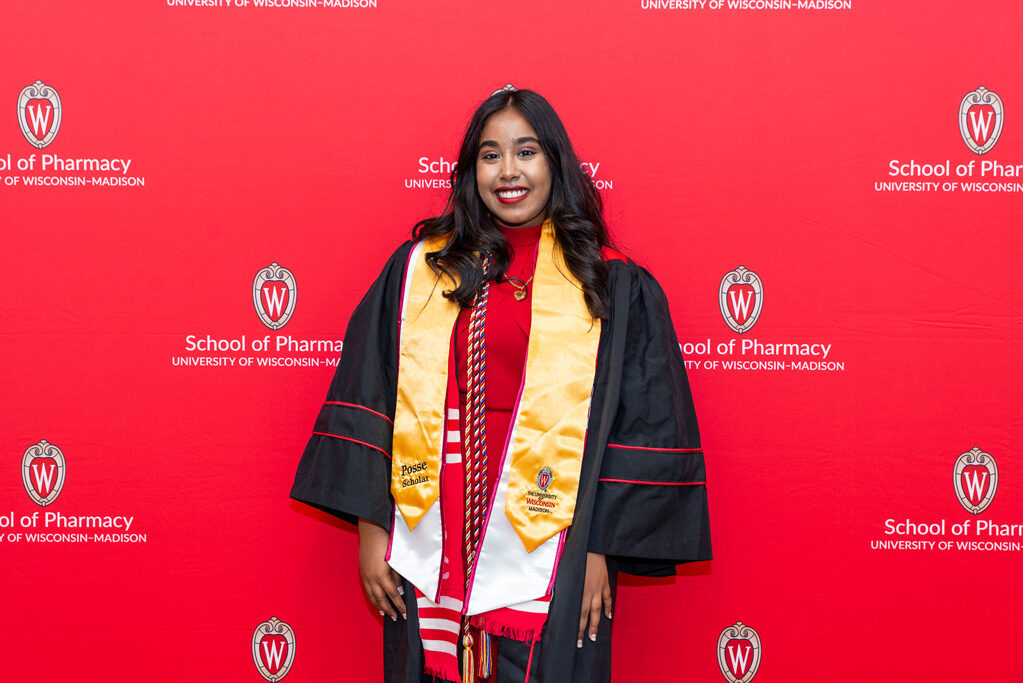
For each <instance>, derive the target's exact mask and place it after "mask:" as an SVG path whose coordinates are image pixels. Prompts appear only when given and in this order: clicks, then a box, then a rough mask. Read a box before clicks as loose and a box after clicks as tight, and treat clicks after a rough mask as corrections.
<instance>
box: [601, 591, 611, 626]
mask: <svg viewBox="0 0 1023 683" xmlns="http://www.w3.org/2000/svg"><path fill="white" fill-rule="evenodd" d="M602 597H603V598H604V614H606V615H607V618H608V619H610V618H611V586H604V594H603V596H602Z"/></svg>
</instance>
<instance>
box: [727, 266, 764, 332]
mask: <svg viewBox="0 0 1023 683" xmlns="http://www.w3.org/2000/svg"><path fill="white" fill-rule="evenodd" d="M718 304H719V305H720V306H721V315H722V316H724V318H725V323H726V324H727V325H728V326H729V327H731V328H732V330H734V331H735V332H738V333H739V334H742V333H743V332H748V331H749V330H750V328H751V327H753V326H754V325H756V324H757V318H759V317H760V309H761V308H763V306H764V285H763V283H762V282H760V277H759V276H758V275H757V274H756V273H754V272H753V271H751V270H746V268H744V267H743V266H739V267H738V268H736V269H735V270H733V271H731V272H728V273H725V276H724V277H723V278H721V287H720V289H719V290H718Z"/></svg>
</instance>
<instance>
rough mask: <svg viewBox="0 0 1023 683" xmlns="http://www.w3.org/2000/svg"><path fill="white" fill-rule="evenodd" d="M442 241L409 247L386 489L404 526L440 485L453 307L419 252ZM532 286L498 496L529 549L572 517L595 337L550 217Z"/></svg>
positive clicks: (594, 324) (596, 327)
mask: <svg viewBox="0 0 1023 683" xmlns="http://www.w3.org/2000/svg"><path fill="white" fill-rule="evenodd" d="M443 244H444V240H443V239H434V240H431V241H429V242H428V243H426V244H424V245H423V246H422V248H420V249H419V250H418V251H417V252H416V255H415V257H414V258H413V262H412V263H410V264H409V268H411V269H412V274H411V278H410V279H409V280H408V284H407V289H408V291H407V292H405V297H406V300H405V305H404V307H403V309H402V321H401V333H400V339H399V362H398V398H397V406H396V410H395V416H394V445H393V453H392V455H393V462H392V465H391V493H392V494H393V495H394V499H395V502H396V503H397V506H398V509H399V511H400V512H401V514H402V517H404V519H405V522H406V524H407V525H408V527H409V529H414V528H415V527H416V525H417V524H418V523H419V521H420V520H421V519H422V518H423V515H425V514H426V512H427V510H429V509H430V506H431V505H433V504H434V502H435V501H436V500H437V497H438V495H439V492H440V468H441V456H442V446H443V439H444V417H445V416H444V399H445V395H446V389H447V381H448V377H447V374H448V353H449V351H450V346H449V345H450V344H451V339H452V331H453V329H454V325H455V322H456V321H457V319H458V312H459V309H458V306H457V304H454V303H452V302H451V301H449V300H447V299H445V298H444V297H443V295H442V292H443V290H444V289H446V288H447V287H448V286H449V285H448V283H444V284H443V285H442V284H441V283H440V282H439V281H438V276H437V274H436V273H434V272H433V270H432V269H431V268H430V267H429V265H427V263H426V260H425V256H426V254H427V253H429V252H431V251H437V250H438V249H440V248H441V247H442V246H443ZM451 286H454V285H453V283H452V284H451ZM532 286H533V296H532V311H531V314H530V315H531V317H530V332H529V344H528V347H527V353H526V366H525V376H524V380H523V382H524V384H523V389H522V397H521V400H520V402H519V406H518V412H517V413H516V415H515V418H514V421H513V424H512V430H513V431H512V435H513V437H512V441H511V443H510V444H509V453H508V455H507V457H508V458H509V459H510V472H509V476H508V491H507V498H506V500H505V514H506V515H507V517H508V521H509V522H510V523H511V525H512V527H513V528H514V529H515V532H516V533H517V534H518V536H519V538H520V539H521V541H522V543H523V545H524V546H525V548H526V550H527V551H529V552H532V551H533V550H535V549H536V548H537V547H538V546H539V545H540V544H542V543H543V542H544V541H546V540H547V539H549V538H551V537H552V536H554V535H555V534H557V533H558V532H559V531H561V530H562V529H564V528H566V527H567V526H569V525H570V524H571V523H572V516H573V515H574V513H575V499H576V494H577V493H578V489H579V470H580V468H581V466H582V454H583V446H584V444H585V439H586V423H587V419H588V416H589V408H590V396H591V393H592V391H593V375H594V372H595V370H596V364H597V345H598V342H599V341H600V320H597V319H594V318H593V317H592V316H591V315H590V312H589V309H588V308H587V307H586V302H585V300H584V299H583V291H582V285H581V284H580V283H579V281H578V280H576V279H575V277H574V276H573V275H572V274H571V271H569V269H568V266H567V265H566V264H565V261H564V257H563V255H562V253H561V249H560V247H558V245H557V242H556V240H555V238H554V225H553V224H552V223H551V221H550V220H548V221H546V222H545V223H544V225H543V230H542V231H541V235H540V244H539V251H538V253H537V259H536V270H535V273H534V276H533V284H532ZM493 455H497V454H493ZM506 466H508V464H507V463H506Z"/></svg>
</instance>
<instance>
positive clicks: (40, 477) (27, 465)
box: [21, 439, 67, 507]
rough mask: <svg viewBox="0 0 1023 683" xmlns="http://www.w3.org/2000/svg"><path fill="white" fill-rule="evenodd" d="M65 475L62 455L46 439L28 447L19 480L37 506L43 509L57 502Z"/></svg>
mask: <svg viewBox="0 0 1023 683" xmlns="http://www.w3.org/2000/svg"><path fill="white" fill-rule="evenodd" d="M66 473H67V467H66V466H65V464H64V454H63V453H62V452H61V450H60V449H59V448H57V447H56V446H54V445H53V444H52V443H47V441H46V439H43V440H42V441H40V442H39V443H37V444H33V445H31V446H29V447H28V449H27V450H26V451H25V455H24V456H23V457H22V459H21V480H22V482H23V483H24V484H25V491H27V492H28V496H29V498H31V499H32V500H33V501H35V503H36V504H37V505H42V506H44V507H45V506H47V505H49V504H50V503H52V502H53V501H55V500H57V496H59V495H60V490H61V489H62V488H64V475H65V474H66Z"/></svg>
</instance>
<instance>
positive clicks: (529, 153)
mask: <svg viewBox="0 0 1023 683" xmlns="http://www.w3.org/2000/svg"><path fill="white" fill-rule="evenodd" d="M519 154H521V155H522V156H526V157H530V156H534V155H535V154H536V152H534V151H533V150H531V149H524V150H522V151H521V152H519Z"/></svg>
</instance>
